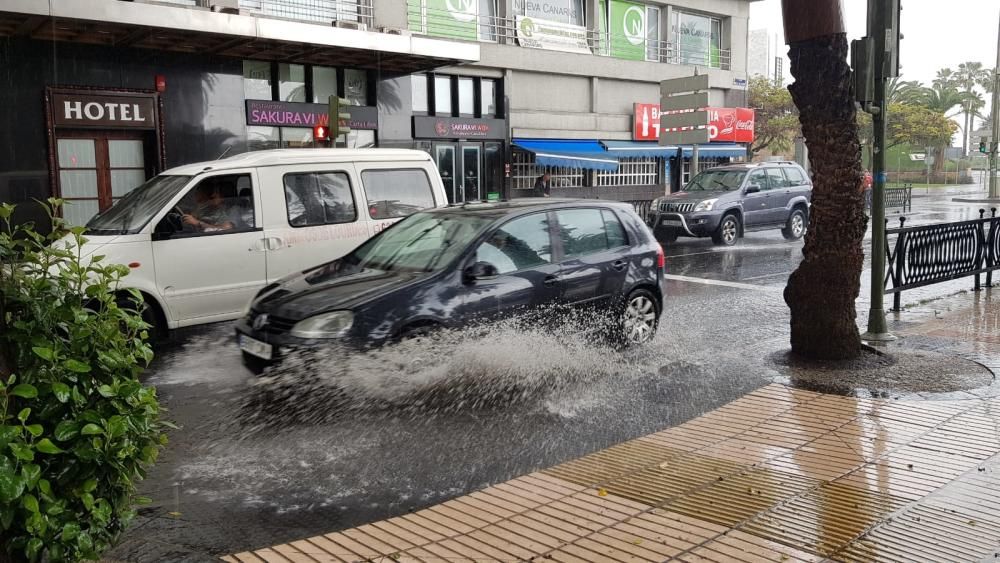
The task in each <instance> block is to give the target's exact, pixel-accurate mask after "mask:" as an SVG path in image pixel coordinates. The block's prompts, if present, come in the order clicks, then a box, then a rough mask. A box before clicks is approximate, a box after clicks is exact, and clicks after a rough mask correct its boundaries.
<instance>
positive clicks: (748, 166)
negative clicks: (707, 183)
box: [708, 160, 799, 170]
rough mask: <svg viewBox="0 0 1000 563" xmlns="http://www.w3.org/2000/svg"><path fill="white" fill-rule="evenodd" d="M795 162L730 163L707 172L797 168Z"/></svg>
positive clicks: (714, 167)
mask: <svg viewBox="0 0 1000 563" xmlns="http://www.w3.org/2000/svg"><path fill="white" fill-rule="evenodd" d="M798 165H799V164H798V163H797V162H792V161H791V160H772V161H765V162H731V163H729V164H723V165H721V166H713V167H712V168H709V169H708V170H720V169H721V170H753V169H755V168H769V167H772V166H798Z"/></svg>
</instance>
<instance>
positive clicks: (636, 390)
mask: <svg viewBox="0 0 1000 563" xmlns="http://www.w3.org/2000/svg"><path fill="white" fill-rule="evenodd" d="M975 209H978V208H977V207H976V206H975V205H974V204H958V203H952V202H951V201H950V197H922V198H921V197H918V198H915V199H914V210H913V211H912V212H908V213H907V214H906V215H907V217H908V218H909V219H910V222H909V224H918V223H926V222H937V221H941V220H958V219H961V218H966V217H969V218H971V216H978V212H977V211H976V210H975ZM892 215H898V213H891V214H890V216H892ZM801 250H802V243H801V241H795V242H788V241H785V240H784V239H783V238H782V237H781V234H780V233H779V232H778V231H768V232H758V233H748V234H747V236H746V238H745V239H743V240H742V241H741V242H740V244H739V245H737V246H736V247H733V248H718V247H715V246H713V245H712V243H711V241H710V240H708V239H697V240H696V239H680V240H679V241H678V242H677V243H675V244H673V245H671V246H670V247H669V248H668V249H667V255H668V258H667V272H668V275H669V276H670V279H669V281H668V285H667V301H666V303H665V311H664V315H663V318H662V321H661V327H660V331H659V333H658V335H657V337H656V340H655V341H654V342H653V343H652V344H651V345H649V346H647V347H644V348H643V349H641V350H631V351H624V352H621V351H614V350H609V349H606V348H603V347H602V346H601V345H600V344H597V343H594V342H593V341H591V340H590V339H589V338H588V337H587V336H586V335H583V334H575V333H573V332H571V331H570V332H565V333H560V334H551V333H549V332H547V331H546V330H543V329H538V330H523V327H518V328H517V329H514V328H511V329H506V330H505V329H503V328H501V329H498V330H496V331H494V332H492V333H489V334H486V335H481V334H476V335H471V334H470V335H463V334H456V335H449V336H448V337H447V338H446V339H444V340H443V341H436V342H428V343H422V344H419V346H421V348H419V349H400V350H395V351H393V350H388V351H384V352H381V353H379V354H378V355H377V356H373V357H362V358H354V359H353V360H351V361H350V364H349V365H348V366H347V367H345V362H346V361H347V360H345V358H344V357H342V355H341V354H340V353H337V352H331V353H329V354H324V355H321V356H320V358H319V359H318V360H317V361H316V363H317V365H318V367H319V369H320V370H321V371H328V372H330V373H339V372H345V371H347V372H349V374H350V384H348V385H346V387H347V389H346V391H345V393H346V394H347V397H346V399H345V397H344V396H343V395H337V394H334V393H331V392H329V389H328V388H327V387H326V386H316V385H315V384H313V383H311V380H307V378H305V377H303V378H301V380H299V379H296V378H295V377H294V376H289V377H286V378H285V379H283V380H282V381H280V382H269V381H268V382H263V383H262V381H261V380H260V379H258V378H256V377H255V376H253V375H252V374H250V372H248V371H247V370H245V369H244V368H243V366H242V365H241V362H240V354H239V351H238V349H237V348H236V345H235V342H234V339H233V331H232V327H231V326H230V324H229V323H221V324H216V325H208V326H203V327H196V328H191V329H184V330H180V331H177V332H175V333H174V334H173V335H172V336H171V338H170V339H169V340H168V341H167V342H165V343H163V344H162V345H161V346H160V347H159V350H158V353H157V358H156V359H155V361H154V362H153V364H152V366H151V367H150V369H149V370H148V371H147V372H146V374H145V376H144V377H145V380H146V382H147V383H149V384H151V385H154V386H156V388H157V391H158V394H159V396H160V398H161V401H162V402H163V404H164V405H165V406H166V408H167V409H169V412H168V413H167V416H168V417H169V418H170V419H171V420H173V421H174V422H175V423H177V424H178V425H179V426H180V429H179V430H176V431H173V432H172V433H171V435H170V439H171V441H170V444H169V446H168V447H167V449H166V450H165V451H164V452H163V454H162V455H161V458H160V460H159V463H158V464H157V465H156V466H155V467H154V468H153V469H152V470H151V472H150V474H149V476H148V478H147V479H146V481H144V482H143V484H142V485H141V492H142V493H143V494H144V495H146V496H149V497H151V498H152V499H153V504H151V505H149V506H146V507H143V508H142V509H141V510H140V514H139V516H138V518H137V520H136V522H135V524H134V525H133V527H132V528H131V529H130V530H129V532H128V533H127V534H126V536H125V537H124V538H123V542H122V544H121V545H119V546H118V547H117V548H116V549H114V550H113V551H112V552H110V553H108V554H107V557H108V558H109V559H114V560H125V561H201V560H206V561H207V560H213V559H214V558H216V557H218V556H219V555H223V554H226V553H233V552H239V551H243V550H247V549H253V548H259V547H263V546H267V545H271V544H275V543H280V542H287V541H292V540H295V539H300V538H303V537H307V536H311V535H316V534H320V533H328V532H331V531H335V530H340V529H344V528H349V527H353V526H357V525H360V524H364V523H367V522H371V521H374V520H379V519H383V518H388V517H392V516H396V515H399V514H404V513H406V512H408V511H411V510H418V509H420V508H423V507H426V506H428V505H431V504H435V503H439V502H442V501H444V500H447V499H449V498H453V497H456V496H459V495H462V494H466V493H468V492H471V491H473V490H476V489H479V488H482V487H485V486H488V485H490V484H492V483H497V482H501V481H505V480H508V479H511V478H513V477H516V476H518V475H523V474H525V473H529V472H531V471H535V470H538V469H541V468H545V467H548V466H552V465H555V464H558V463H560V462H563V461H567V460H569V459H573V458H576V457H579V456H581V455H585V454H587V453H590V452H593V451H595V450H599V449H602V448H606V447H608V446H611V445H613V444H616V443H619V442H622V441H624V440H628V439H631V438H635V437H638V436H641V435H645V434H648V433H651V432H655V431H657V430H660V429H662V428H665V427H669V426H673V425H676V424H679V423H682V422H684V421H686V420H689V419H691V418H693V417H696V416H698V415H700V414H702V413H704V412H707V411H709V410H712V409H714V408H716V407H718V406H720V405H722V404H725V403H727V402H729V401H731V400H733V399H736V398H738V397H740V396H742V395H743V394H745V393H748V392H750V391H752V390H753V389H756V388H757V387H760V386H762V385H764V384H766V383H768V382H770V381H771V379H770V378H771V377H773V376H776V375H777V374H776V373H775V372H774V371H773V370H772V369H771V368H770V366H769V364H768V358H769V357H770V356H771V355H772V354H773V353H774V352H775V351H778V350H782V349H784V348H786V347H787V325H788V310H787V307H786V306H785V305H784V302H783V301H782V297H781V290H782V289H783V287H784V284H785V282H786V280H787V277H788V275H789V274H790V273H791V272H792V271H793V270H794V268H795V267H796V265H797V264H798V262H799V260H800V259H801ZM865 276H866V277H865V278H864V279H863V286H862V288H863V289H862V294H863V295H864V294H865V293H866V290H867V283H868V282H867V279H868V277H867V276H868V272H867V271H866V273H865ZM970 285H971V282H968V281H959V282H951V283H950V284H942V285H940V286H932V287H931V288H925V289H923V290H920V291H915V292H912V293H911V294H909V295H907V296H906V298H905V301H906V302H907V303H913V302H918V301H920V300H924V299H929V298H933V297H936V296H942V295H947V294H950V293H954V292H958V291H962V290H966V289H968V288H969V287H970ZM858 309H859V315H861V317H862V321H863V317H864V312H865V311H866V309H867V300H866V298H865V297H862V298H860V299H859V307H858ZM429 383H430V384H433V385H434V386H435V387H436V388H438V389H441V388H445V389H448V388H449V386H455V387H459V386H460V387H461V393H458V394H456V395H455V396H454V397H455V398H454V399H452V400H449V399H448V398H447V397H448V396H447V395H446V397H445V399H444V400H441V399H440V398H439V399H437V400H430V401H428V400H427V399H426V395H423V394H421V390H423V389H426V388H427V385H428V384H429ZM276 386H277V387H276ZM276 388H280V390H281V391H282V392H281V393H275V392H274V389H276ZM359 397H360V399H359ZM386 397H388V398H389V399H388V400H386ZM372 398H375V399H377V400H369V399H372ZM345 401H346V403H347V404H348V405H349V406H350V408H345ZM261 413H266V416H261Z"/></svg>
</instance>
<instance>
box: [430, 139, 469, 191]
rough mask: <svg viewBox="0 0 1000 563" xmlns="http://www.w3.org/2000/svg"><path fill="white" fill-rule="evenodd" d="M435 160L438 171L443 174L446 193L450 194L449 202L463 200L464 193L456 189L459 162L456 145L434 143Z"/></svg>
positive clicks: (442, 179)
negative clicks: (457, 160) (456, 158)
mask: <svg viewBox="0 0 1000 563" xmlns="http://www.w3.org/2000/svg"><path fill="white" fill-rule="evenodd" d="M434 160H435V162H436V163H437V167H438V173H440V174H441V182H442V183H443V184H444V193H445V194H447V195H448V203H458V202H461V201H463V200H462V195H463V194H462V193H460V192H459V193H456V191H455V176H456V171H457V168H458V162H456V160H455V145H451V144H448V145H444V144H441V145H434Z"/></svg>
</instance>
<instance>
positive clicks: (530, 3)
mask: <svg viewBox="0 0 1000 563" xmlns="http://www.w3.org/2000/svg"><path fill="white" fill-rule="evenodd" d="M514 13H515V14H518V15H522V16H527V17H529V18H537V19H540V20H548V21H554V22H560V23H568V24H572V25H587V23H586V18H584V9H583V0H514Z"/></svg>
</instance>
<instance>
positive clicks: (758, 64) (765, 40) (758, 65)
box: [747, 29, 771, 77]
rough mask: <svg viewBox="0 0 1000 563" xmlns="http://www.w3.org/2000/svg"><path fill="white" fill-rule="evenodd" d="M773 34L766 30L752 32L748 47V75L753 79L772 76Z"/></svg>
mask: <svg viewBox="0 0 1000 563" xmlns="http://www.w3.org/2000/svg"><path fill="white" fill-rule="evenodd" d="M770 67H771V34H770V33H769V32H768V31H767V30H766V29H755V30H752V31H750V33H749V37H748V47H747V73H748V74H749V75H750V76H751V77H755V76H770V75H771V73H770Z"/></svg>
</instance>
